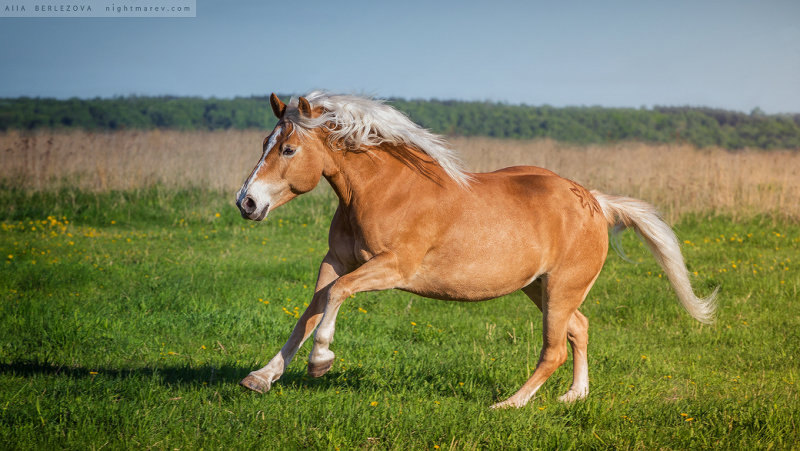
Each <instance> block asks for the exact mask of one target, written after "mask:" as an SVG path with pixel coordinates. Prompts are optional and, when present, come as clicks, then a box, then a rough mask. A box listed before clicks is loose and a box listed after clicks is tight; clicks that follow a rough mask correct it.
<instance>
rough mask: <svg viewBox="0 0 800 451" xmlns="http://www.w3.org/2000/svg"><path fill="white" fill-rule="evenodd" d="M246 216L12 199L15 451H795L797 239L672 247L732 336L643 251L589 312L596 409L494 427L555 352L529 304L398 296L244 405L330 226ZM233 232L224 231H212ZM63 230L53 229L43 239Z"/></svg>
mask: <svg viewBox="0 0 800 451" xmlns="http://www.w3.org/2000/svg"><path fill="white" fill-rule="evenodd" d="M231 198H232V196H231V194H230V193H225V194H220V193H212V192H206V191H202V190H195V191H192V190H185V191H166V190H163V189H158V188H153V189H149V190H143V191H137V192H124V193H108V194H91V193H85V192H75V191H70V190H64V191H61V192H58V193H40V194H32V193H26V192H22V191H19V190H15V189H12V188H8V187H5V188H3V189H2V190H0V207H2V208H0V222H1V223H2V230H0V252H2V253H1V254H0V443H4V444H5V446H6V447H11V448H22V449H25V448H53V447H58V448H62V447H63V448H81V449H87V448H91V449H95V448H101V447H106V448H112V449H115V448H143V447H152V448H158V449H173V448H190V449H195V448H230V447H235V448H262V449H263V448H266V447H267V446H270V447H271V448H276V447H277V445H278V444H280V445H281V446H280V448H282V449H299V448H321V449H335V448H341V449H348V448H360V447H366V448H378V449H383V448H414V449H417V448H427V449H433V448H435V447H436V446H438V447H440V449H444V448H450V447H453V448H459V449H460V448H476V447H477V448H500V447H503V448H525V449H531V448H543V447H546V448H572V447H581V448H587V447H591V448H677V449H685V448H712V447H715V448H717V447H721V448H745V449H749V448H765V449H766V448H779V449H780V448H796V447H797V443H800V433H799V432H798V424H800V400H799V399H798V384H800V372H799V371H798V363H800V362H798V355H797V350H798V349H800V332H799V331H800V304H799V303H798V302H797V301H798V286H800V265H799V264H798V263H800V262H798V259H800V255H798V252H797V249H798V247H800V246H799V244H798V243H800V227H799V226H798V225H796V224H795V225H792V224H787V223H777V222H774V221H772V220H766V219H759V218H753V219H750V220H746V221H739V222H736V223H732V222H731V221H729V220H726V219H725V218H721V217H691V218H685V219H684V220H682V221H681V222H680V223H679V224H677V226H676V229H677V231H678V234H679V237H680V239H681V240H682V241H683V240H685V241H687V242H688V243H686V244H685V245H684V250H685V254H686V257H687V261H688V262H689V266H690V270H691V271H692V272H695V271H696V272H697V274H696V275H693V282H694V284H695V286H696V288H697V289H698V291H699V292H700V293H701V294H707V293H709V292H710V291H711V290H712V289H713V287H715V286H717V285H721V286H722V289H721V292H720V297H719V299H720V308H719V321H718V323H717V324H716V325H714V326H702V325H700V324H699V323H697V322H695V321H693V320H692V319H691V318H690V317H689V315H688V314H686V313H685V312H683V311H681V310H680V308H679V307H678V304H677V302H676V300H675V297H674V294H673V292H672V291H671V289H670V288H669V286H668V284H667V282H666V280H665V279H664V278H663V277H660V274H661V273H660V271H659V268H658V267H657V266H656V264H655V262H654V261H653V260H652V258H650V256H649V255H648V254H647V253H646V251H645V250H644V248H643V246H642V245H641V244H639V243H638V241H637V240H636V239H635V237H634V236H633V234H632V233H630V232H628V233H626V234H625V235H624V237H623V244H624V246H625V248H626V251H627V253H628V255H629V257H630V258H632V259H633V260H635V261H640V262H641V263H640V264H630V263H627V262H624V261H623V260H622V259H620V258H619V257H618V256H617V255H615V254H613V253H612V254H610V255H609V257H608V261H607V263H606V267H605V269H604V271H603V273H602V274H601V276H600V278H599V279H598V281H597V283H596V285H595V287H594V288H593V290H592V291H591V293H590V294H589V297H588V299H587V300H586V302H585V303H584V305H583V307H582V311H583V312H584V313H585V314H586V316H587V317H588V318H589V322H590V345H589V363H590V380H591V393H590V395H589V397H588V399H586V400H585V401H580V402H577V403H574V404H571V405H565V404H562V403H559V402H558V401H557V397H558V396H559V395H561V394H562V393H564V392H565V391H566V390H567V389H568V388H569V384H570V381H571V374H572V373H571V359H570V361H569V362H568V363H567V364H565V365H564V366H563V367H562V368H561V369H559V370H558V371H557V372H556V373H555V374H554V375H553V377H551V378H550V380H548V381H547V383H546V384H545V385H544V387H543V388H542V389H541V390H540V391H539V393H538V394H537V395H536V397H535V398H534V399H533V400H532V401H531V402H530V403H529V405H528V406H527V407H525V408H522V409H517V410H502V411H493V410H490V409H489V405H490V404H492V403H493V402H496V401H498V400H501V399H504V398H505V397H507V396H509V395H511V394H512V393H513V392H514V391H515V390H517V389H518V388H519V387H520V385H521V384H522V383H523V382H524V381H525V380H526V378H527V377H528V376H529V374H530V373H531V371H532V370H533V367H534V365H535V363H536V360H537V357H538V352H539V349H540V346H541V314H540V313H539V312H538V310H537V309H536V307H535V306H534V305H533V304H532V303H531V302H530V301H528V300H527V299H526V298H524V297H523V296H522V295H520V294H513V295H510V296H506V297H504V298H502V299H499V300H495V301H491V302H486V303H474V304H461V303H448V302H440V301H432V300H427V299H422V298H418V297H414V296H412V295H410V294H407V293H402V292H394V291H390V292H383V293H366V294H364V293H362V294H358V295H357V296H356V297H355V298H354V299H349V300H348V301H347V302H346V303H345V304H344V306H343V307H342V310H341V313H340V315H339V320H338V322H337V331H336V341H335V343H334V344H333V346H332V350H333V351H334V352H336V354H337V360H336V364H335V365H334V367H333V369H332V370H331V371H330V373H328V374H327V375H326V376H324V377H323V378H321V379H311V378H308V377H307V376H306V375H305V360H306V358H307V356H308V351H309V348H310V344H309V343H307V344H306V345H305V346H304V347H303V349H302V350H301V351H300V353H299V354H298V356H297V358H296V360H295V362H294V363H293V364H292V365H291V366H290V367H289V369H288V371H287V374H285V375H284V377H283V378H282V379H281V381H280V382H278V383H276V384H275V385H274V386H273V390H272V391H271V392H269V393H267V394H264V395H259V394H256V393H252V392H248V391H245V390H244V389H242V388H240V387H239V386H238V385H237V383H238V381H239V380H240V379H241V378H242V377H244V376H245V375H246V374H247V373H248V372H250V371H251V370H253V369H255V368H258V367H260V366H263V365H264V364H266V362H267V361H268V360H269V359H270V358H271V357H272V356H273V355H274V354H275V352H277V350H278V349H279V348H280V347H281V346H282V345H283V343H284V341H285V340H286V338H287V336H288V334H289V332H290V330H291V328H292V326H293V325H294V322H295V321H296V318H295V314H294V312H295V311H302V309H303V308H304V303H305V302H308V300H309V299H310V296H311V292H312V287H313V283H314V280H315V276H316V270H317V267H318V264H319V260H320V259H321V258H322V256H323V255H324V253H325V250H326V248H327V244H326V243H327V224H328V222H329V218H330V215H331V214H332V212H333V209H334V207H335V199H333V198H332V197H331V196H330V195H329V194H316V195H314V194H312V195H308V196H305V197H302V198H300V199H298V200H296V201H294V202H293V203H290V204H288V205H286V206H285V207H282V208H281V209H279V210H278V211H276V212H274V214H273V215H271V216H270V218H269V220H268V221H266V222H265V223H260V224H254V223H252V222H245V221H244V220H242V219H241V218H240V217H239V215H238V212H237V211H236V210H235V207H233V206H232V205H231ZM217 213H218V214H219V216H217ZM48 216H50V218H51V219H48Z"/></svg>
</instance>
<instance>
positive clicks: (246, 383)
mask: <svg viewBox="0 0 800 451" xmlns="http://www.w3.org/2000/svg"><path fill="white" fill-rule="evenodd" d="M239 385H241V386H242V387H244V388H247V389H250V390H253V391H254V392H258V393H265V392H268V391H269V389H270V386H271V385H272V384H271V383H270V382H269V381H268V380H266V379H264V378H263V377H261V376H258V375H255V374H253V373H250V374H248V375H247V377H246V378H244V379H242V380H241V382H239Z"/></svg>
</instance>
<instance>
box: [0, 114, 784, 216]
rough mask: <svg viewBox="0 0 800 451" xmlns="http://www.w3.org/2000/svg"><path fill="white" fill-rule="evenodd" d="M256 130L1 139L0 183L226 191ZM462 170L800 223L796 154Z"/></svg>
mask: <svg viewBox="0 0 800 451" xmlns="http://www.w3.org/2000/svg"><path fill="white" fill-rule="evenodd" d="M263 138H264V133H263V132H260V131H232V130H231V131H216V132H199V131H197V132H177V131H147V132H143V131H122V132H114V133H105V132H101V133H91V132H84V131H70V132H38V133H33V134H27V133H19V132H14V131H12V132H8V133H0V180H3V181H4V183H5V184H6V185H7V186H8V185H9V184H13V185H15V186H20V187H23V188H26V189H32V190H43V189H51V188H57V187H61V186H65V185H69V186H75V187H79V188H83V189H90V190H98V191H105V190H112V189H113V190H126V189H132V188H140V187H144V186H149V185H153V184H156V183H158V184H162V185H165V186H168V187H185V186H202V187H209V188H214V189H222V190H227V191H230V192H231V193H232V192H234V191H235V190H236V189H238V188H239V186H240V184H241V183H242V181H243V179H244V178H245V177H246V176H247V174H248V173H249V171H250V170H251V169H252V167H253V165H255V163H256V162H257V160H258V157H259V155H260V151H261V142H262V140H263ZM452 144H453V147H455V148H456V149H459V150H460V151H461V153H462V155H463V157H464V159H465V160H466V162H467V164H468V166H469V167H470V168H471V169H473V170H476V171H489V170H493V169H497V168H500V167H505V166H511V165H516V164H528V165H536V166H542V167H546V168H548V169H551V170H553V171H555V172H557V173H559V174H561V175H562V176H564V177H568V178H571V179H573V180H576V181H578V182H580V183H581V184H583V185H585V186H586V187H588V188H593V189H599V190H601V191H604V192H608V193H614V194H624V195H628V196H633V197H638V198H641V199H645V200H647V201H649V202H652V203H654V204H655V205H657V206H658V207H659V208H660V209H661V210H662V211H664V212H665V213H666V215H667V216H668V217H669V218H672V219H674V218H676V217H677V216H679V215H681V214H684V213H688V212H718V213H725V214H732V215H742V214H744V215H750V214H754V213H764V214H769V215H772V216H778V217H784V218H791V219H794V220H800V202H799V200H800V152H796V151H770V152H765V151H743V152H735V153H732V152H728V151H725V150H721V149H695V148H693V147H691V146H687V145H649V144H639V143H620V144H613V145H603V146H599V145H594V146H586V147H581V146H575V145H569V144H562V143H557V142H554V141H548V140H535V141H516V140H496V139H488V138H469V139H467V138H456V139H453V140H452Z"/></svg>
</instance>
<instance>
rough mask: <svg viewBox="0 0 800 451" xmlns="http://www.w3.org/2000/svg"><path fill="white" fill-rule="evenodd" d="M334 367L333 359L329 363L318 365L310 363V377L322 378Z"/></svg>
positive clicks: (319, 363)
mask: <svg viewBox="0 0 800 451" xmlns="http://www.w3.org/2000/svg"><path fill="white" fill-rule="evenodd" d="M332 366H333V359H331V360H328V361H327V362H318V363H313V362H311V361H309V362H308V375H309V376H311V377H321V376H322V375H324V374H325V373H327V372H328V371H329V370H330V369H331V367H332Z"/></svg>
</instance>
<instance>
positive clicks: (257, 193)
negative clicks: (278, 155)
mask: <svg viewBox="0 0 800 451" xmlns="http://www.w3.org/2000/svg"><path fill="white" fill-rule="evenodd" d="M280 134H281V127H278V128H276V129H275V130H274V131H273V132H272V135H271V136H270V137H269V141H267V148H266V149H265V150H264V154H263V155H261V159H260V160H259V161H258V164H257V165H256V168H255V169H254V170H253V173H252V174H250V177H249V178H248V179H247V181H246V182H244V185H242V187H241V188H240V189H239V192H238V193H236V200H237V201H238V202H239V203H241V202H242V201H243V200H244V198H245V196H247V194H248V191H250V188H251V185H252V184H253V179H254V178H255V177H256V174H258V171H260V170H261V166H263V165H264V161H265V160H266V159H267V155H269V152H270V150H272V148H273V147H275V142H276V141H277V140H278V136H280ZM257 185H260V184H257ZM255 188H256V189H254V190H252V192H250V193H249V194H250V196H251V197H252V198H253V200H255V201H256V206H257V207H258V208H260V207H261V206H262V205H264V202H266V203H269V195H268V194H267V193H264V190H263V187H262V186H256V187H255ZM258 188H262V189H258Z"/></svg>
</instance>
